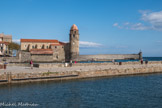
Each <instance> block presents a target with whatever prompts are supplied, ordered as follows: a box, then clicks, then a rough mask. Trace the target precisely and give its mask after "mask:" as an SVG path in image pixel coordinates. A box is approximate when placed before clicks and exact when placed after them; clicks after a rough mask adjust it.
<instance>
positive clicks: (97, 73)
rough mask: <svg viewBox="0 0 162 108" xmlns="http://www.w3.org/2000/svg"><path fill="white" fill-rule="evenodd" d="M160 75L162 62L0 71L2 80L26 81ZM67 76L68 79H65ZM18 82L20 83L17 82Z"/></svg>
mask: <svg viewBox="0 0 162 108" xmlns="http://www.w3.org/2000/svg"><path fill="white" fill-rule="evenodd" d="M157 72H158V73H159V72H162V62H161V61H159V62H156V61H154V62H149V64H147V65H146V64H140V62H126V63H122V65H119V63H116V64H113V63H88V64H87V63H77V64H73V66H72V67H64V64H62V65H59V66H54V67H53V65H50V64H48V65H46V64H44V66H42V67H40V68H36V67H34V68H33V69H31V68H30V67H29V66H10V65H9V66H7V69H1V70H0V80H8V79H9V77H10V78H11V79H10V80H11V81H12V80H14V79H16V80H17V79H20V80H19V81H21V79H22V80H23V81H24V79H25V81H27V80H32V81H34V79H35V78H36V79H39V80H40V79H41V80H42V79H43V80H45V79H50V80H60V79H59V78H61V80H63V79H77V78H88V77H101V76H102V77H103V76H116V75H132V74H144V73H157ZM64 76H66V77H64ZM57 77H58V78H57ZM17 82H18V81H17Z"/></svg>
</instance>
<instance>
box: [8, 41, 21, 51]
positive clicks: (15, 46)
mask: <svg viewBox="0 0 162 108" xmlns="http://www.w3.org/2000/svg"><path fill="white" fill-rule="evenodd" d="M8 49H9V50H19V49H20V45H19V44H18V43H15V42H11V43H9V45H8Z"/></svg>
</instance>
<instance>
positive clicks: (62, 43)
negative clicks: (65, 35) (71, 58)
mask: <svg viewBox="0 0 162 108" xmlns="http://www.w3.org/2000/svg"><path fill="white" fill-rule="evenodd" d="M59 43H60V44H61V45H65V44H67V43H64V42H59Z"/></svg>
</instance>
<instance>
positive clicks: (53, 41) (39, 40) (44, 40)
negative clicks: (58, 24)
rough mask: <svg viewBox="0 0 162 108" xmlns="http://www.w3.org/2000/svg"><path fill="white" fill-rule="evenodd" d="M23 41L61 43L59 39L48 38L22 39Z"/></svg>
mask: <svg viewBox="0 0 162 108" xmlns="http://www.w3.org/2000/svg"><path fill="white" fill-rule="evenodd" d="M21 42H41V43H59V41H58V40H48V39H21Z"/></svg>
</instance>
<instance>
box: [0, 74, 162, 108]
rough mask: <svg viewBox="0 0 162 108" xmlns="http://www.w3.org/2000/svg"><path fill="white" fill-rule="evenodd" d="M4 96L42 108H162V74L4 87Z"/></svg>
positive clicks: (1, 90) (1, 99) (1, 89)
mask: <svg viewBox="0 0 162 108" xmlns="http://www.w3.org/2000/svg"><path fill="white" fill-rule="evenodd" d="M0 95H1V96H0V102H10V103H18V102H23V103H25V102H28V103H35V104H39V105H38V106H37V107H38V108H40V107H44V108H78V107H81V108H85V107H89V108H94V107H95V108H107V107H111V108H112V107H114V108H116V107H119V108H125V107H131V108H132V107H133V108H139V107H140V108H149V107H150V108H152V107H157V108H160V107H161V106H162V74H151V75H141V76H122V77H109V78H92V79H81V80H71V81H62V82H60V81H59V82H55V81H50V82H36V83H24V84H14V85H0Z"/></svg>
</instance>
